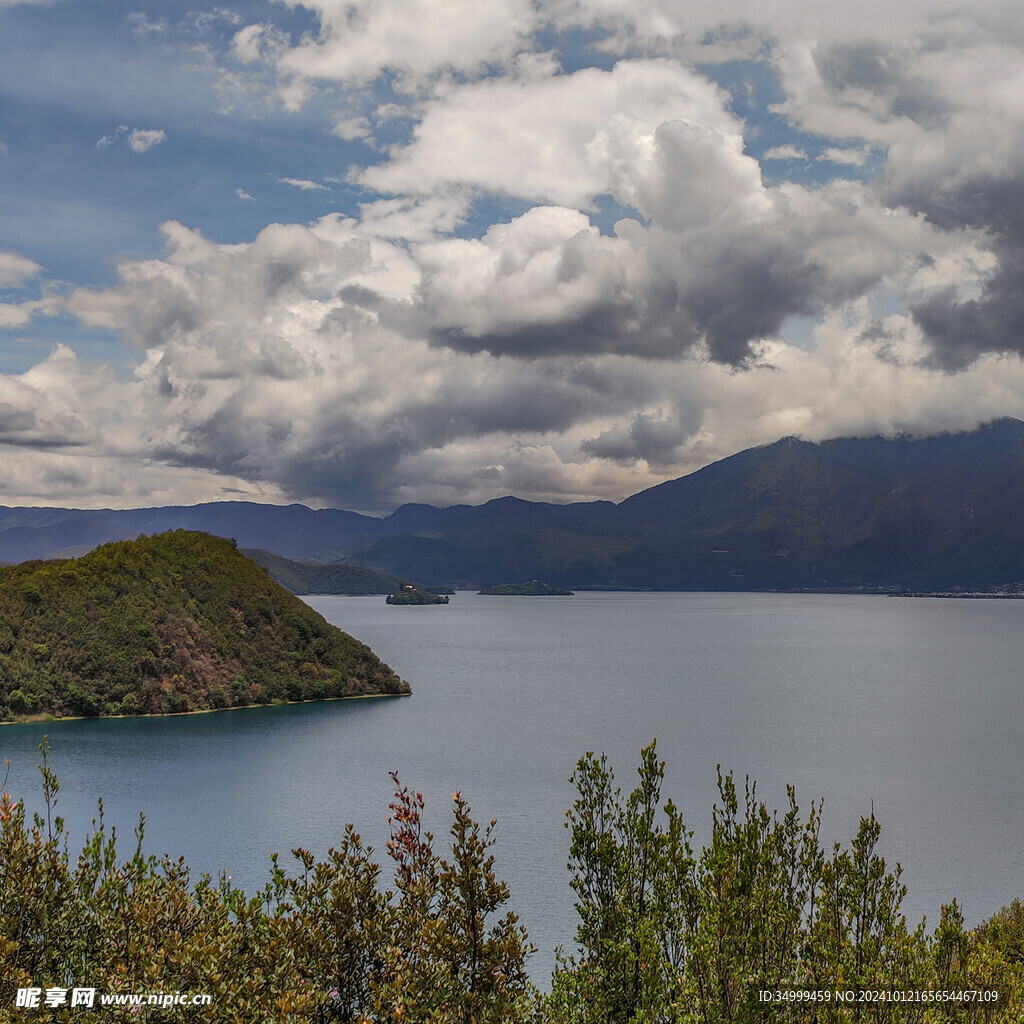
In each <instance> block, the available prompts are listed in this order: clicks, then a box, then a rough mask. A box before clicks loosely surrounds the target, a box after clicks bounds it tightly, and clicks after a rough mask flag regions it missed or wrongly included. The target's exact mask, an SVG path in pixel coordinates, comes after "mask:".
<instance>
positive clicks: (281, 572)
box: [242, 548, 451, 597]
mask: <svg viewBox="0 0 1024 1024" xmlns="http://www.w3.org/2000/svg"><path fill="white" fill-rule="evenodd" d="M242 554H244V555H245V556H246V558H251V559H252V560H253V561H254V562H255V563H256V564H257V565H262V566H263V568H264V569H266V570H267V573H268V574H269V575H270V578H271V579H272V580H274V581H275V582H277V583H280V584H281V586H282V587H287V588H288V589H289V590H290V591H291V592H292V593H293V594H347V595H350V596H355V597H358V596H365V595H369V594H393V593H395V591H397V590H402V589H404V588H405V587H407V586H412V587H414V588H415V589H417V590H428V591H432V590H437V591H438V593H445V592H450V591H451V588H450V587H447V588H444V587H442V588H436V587H425V586H423V585H421V584H418V583H413V582H412V581H411V580H407V579H403V578H402V577H400V576H392V575H391V573H387V572H380V571H379V570H378V569H365V568H363V567H362V566H360V565H344V564H342V563H339V562H331V563H326V564H325V563H323V562H297V561H295V560H293V559H290V558H282V557H281V556H280V555H272V554H271V553H270V552H269V551H260V550H258V549H257V550H253V549H252V548H249V549H246V550H244V551H243V552H242Z"/></svg>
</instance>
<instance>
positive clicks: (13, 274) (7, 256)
mask: <svg viewBox="0 0 1024 1024" xmlns="http://www.w3.org/2000/svg"><path fill="white" fill-rule="evenodd" d="M42 269H43V268H42V267H41V266H39V264H38V263H36V262H35V260H30V259H29V258H28V257H27V256H22V255H20V254H19V253H16V252H9V251H4V250H0V288H4V287H7V286H8V285H12V284H18V283H20V282H21V281H27V280H28V279H29V278H32V277H35V276H36V274H38V273H39V271H40V270H42Z"/></svg>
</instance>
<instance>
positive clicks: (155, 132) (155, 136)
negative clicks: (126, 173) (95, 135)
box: [96, 124, 167, 153]
mask: <svg viewBox="0 0 1024 1024" xmlns="http://www.w3.org/2000/svg"><path fill="white" fill-rule="evenodd" d="M166 138H167V133H166V132H165V131H164V130H163V129H162V128H133V129H129V127H128V125H126V124H121V125H118V126H117V128H116V129H115V130H114V131H112V132H111V133H110V134H109V135H104V136H103V137H102V138H101V139H100V140H99V141H98V142H97V143H96V148H97V149H104V148H105V147H107V146H113V145H114V144H115V143H117V142H119V141H120V140H121V139H126V141H127V143H128V145H129V147H130V148H131V149H132V150H133V152H135V153H145V152H146V150H148V149H152V148H153V147H154V146H158V145H159V144H160V143H161V142H163V141H164V140H165V139H166Z"/></svg>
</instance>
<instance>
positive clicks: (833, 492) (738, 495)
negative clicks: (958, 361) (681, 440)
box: [0, 418, 1024, 590]
mask: <svg viewBox="0 0 1024 1024" xmlns="http://www.w3.org/2000/svg"><path fill="white" fill-rule="evenodd" d="M1021 510H1024V423H1022V422H1021V421H1019V420H1014V419H1010V418H1003V419H1000V420H995V421H992V422H991V423H988V424H983V425H981V426H979V427H977V428H976V429H975V430H973V431H964V432H959V433H946V434H940V435H931V436H927V437H911V436H907V435H901V436H897V437H894V438H883V437H881V436H875V437H868V438H837V439H832V440H827V441H820V442H811V441H806V440H802V439H800V438H796V437H787V438H782V439H780V440H779V441H776V442H773V443H772V444H768V445H762V446H760V447H757V448H750V449H746V450H745V451H742V452H738V453H736V454H734V455H731V456H729V457H727V458H725V459H720V460H718V461H717V462H714V463H711V464H709V465H707V466H705V467H703V468H702V469H699V470H697V471H696V472H694V473H691V474H689V475H687V476H684V477H679V478H677V479H675V480H669V481H665V482H663V483H661V484H657V485H655V486H654V487H651V488H648V489H646V490H643V491H640V492H638V493H637V494H634V495H631V496H630V497H628V498H626V499H624V500H623V501H621V502H619V503H618V504H615V503H612V502H608V501H593V502H575V503H570V504H565V505H557V504H553V503H546V502H529V501H525V500H524V499H521V498H517V497H515V496H511V495H509V496H505V497H501V498H496V499H492V500H491V501H488V502H486V503H484V504H482V505H476V506H473V505H454V506H450V507H448V508H437V507H435V506H432V505H426V504H409V505H403V506H401V507H399V508H398V509H396V510H395V511H394V512H393V513H392V514H391V515H390V516H387V517H383V518H373V517H370V516H364V515H361V514H359V513H355V512H347V511H344V510H338V509H320V510H312V509H308V508H306V507H305V506H302V505H297V504H293V505H289V506H275V505H269V506H268V505H259V504H257V503H251V502H249V503H247V502H217V503H211V504H209V505H196V506H167V507H165V508H162V509H133V510H124V511H118V510H109V511H103V510H99V511H81V510H61V509H0V561H20V560H21V559H22V558H24V557H29V556H31V557H41V556H42V555H43V554H46V553H48V552H52V551H54V550H60V549H61V548H67V547H68V546H70V545H72V544H83V545H84V544H86V543H89V542H90V541H94V540H95V539H96V538H102V539H109V538H108V535H109V534H113V533H118V532H119V531H120V532H121V533H125V532H126V531H129V530H132V529H136V528H137V527H139V526H141V525H145V526H149V527H152V526H157V525H164V524H167V526H168V527H171V526H177V525H178V523H179V521H181V520H184V521H186V522H185V525H189V524H203V526H204V527H205V528H206V529H208V530H210V532H220V533H221V534H222V535H227V536H231V537H234V538H236V539H237V540H238V542H239V544H240V545H241V546H242V547H245V548H263V549H265V550H267V551H269V552H271V553H272V554H273V555H275V556H279V557H282V558H288V559H293V560H301V561H306V562H314V563H324V564H344V565H349V566H353V567H355V566H361V567H368V568H372V569H374V570H377V571H380V572H384V573H387V574H390V575H392V576H394V577H398V578H401V579H404V580H419V581H423V582H424V583H425V584H426V585H428V586H432V585H435V586H436V585H438V584H446V583H452V582H455V583H457V584H459V585H464V586H470V585H472V586H474V587H475V588H478V589H479V588H483V587H487V586H492V585H495V584H498V583H504V582H507V581H508V580H509V579H546V580H549V581H550V582H552V583H553V584H556V585H558V586H561V587H565V588H568V589H577V590H579V589H662V590H722V589H724V590H735V589H840V590H845V589H863V588H868V589H890V590H901V589H915V590H920V589H929V588H943V589H956V588H999V587H1005V586H1007V585H1011V584H1015V583H1017V582H1020V581H1022V580H1024V538H1022V537H1021V536H1020V535H1021V534H1022V531H1020V530H1018V528H1017V523H1018V519H1019V513H1020V512H1021ZM48 545H49V546H48Z"/></svg>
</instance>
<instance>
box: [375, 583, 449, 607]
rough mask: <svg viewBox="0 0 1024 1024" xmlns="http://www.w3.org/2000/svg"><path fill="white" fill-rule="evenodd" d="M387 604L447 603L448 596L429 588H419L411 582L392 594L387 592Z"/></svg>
mask: <svg viewBox="0 0 1024 1024" xmlns="http://www.w3.org/2000/svg"><path fill="white" fill-rule="evenodd" d="M387 603H388V604H447V603H448V597H447V596H446V595H443V594H435V593H433V592H432V591H430V590H419V589H417V588H416V587H414V586H413V585H412V584H411V583H410V584H406V586H404V587H403V588H402V589H401V590H399V591H396V592H395V593H394V594H388V597H387Z"/></svg>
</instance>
